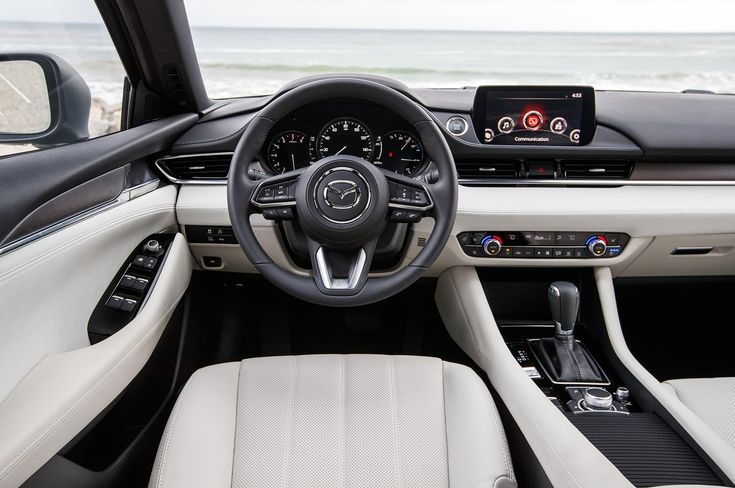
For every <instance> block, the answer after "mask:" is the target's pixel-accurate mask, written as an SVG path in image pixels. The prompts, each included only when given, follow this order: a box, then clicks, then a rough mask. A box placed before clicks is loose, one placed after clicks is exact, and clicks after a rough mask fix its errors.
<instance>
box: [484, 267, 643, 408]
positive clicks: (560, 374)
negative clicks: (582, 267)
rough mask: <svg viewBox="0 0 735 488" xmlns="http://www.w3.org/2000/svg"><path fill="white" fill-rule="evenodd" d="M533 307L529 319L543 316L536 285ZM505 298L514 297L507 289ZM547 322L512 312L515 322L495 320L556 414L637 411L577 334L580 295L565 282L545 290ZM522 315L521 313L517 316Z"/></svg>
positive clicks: (537, 285) (519, 363) (539, 294)
mask: <svg viewBox="0 0 735 488" xmlns="http://www.w3.org/2000/svg"><path fill="white" fill-rule="evenodd" d="M534 288H535V290H534V295H535V296H533V297H531V296H528V297H527V301H529V302H530V301H532V300H533V301H534V302H535V304H536V306H535V307H533V308H529V309H528V310H529V312H530V313H531V314H533V313H535V314H538V313H539V312H542V313H543V305H542V304H540V301H541V298H542V295H541V293H540V291H541V290H540V286H539V284H538V283H537V284H536V285H535V286H534ZM504 292H505V293H507V292H510V293H514V291H513V290H512V289H511V290H505V291H504ZM546 296H547V300H548V315H547V316H548V318H550V319H551V320H541V321H539V320H534V319H533V315H529V316H528V317H526V318H524V317H523V316H522V315H519V311H518V310H516V311H513V314H514V319H513V320H507V321H506V320H502V319H500V320H498V325H499V326H500V328H501V333H502V334H503V336H504V338H505V339H506V344H507V346H508V348H509V349H510V351H511V353H512V354H513V357H514V358H515V359H516V361H517V362H518V365H519V366H520V367H521V368H522V369H523V371H524V372H525V373H526V375H527V376H528V377H529V378H531V379H532V380H533V381H534V382H535V383H536V385H537V386H538V387H539V388H540V389H541V390H542V391H543V393H544V394H545V395H546V397H547V398H548V399H549V401H550V402H551V403H552V404H554V406H555V407H557V408H558V409H559V410H560V411H562V412H564V413H571V414H573V415H579V414H597V413H606V414H620V415H628V414H629V413H630V411H631V410H635V406H634V404H633V401H632V399H631V396H630V393H629V391H628V389H627V388H626V387H625V386H624V385H621V384H619V383H614V381H613V380H612V379H611V376H609V375H608V373H607V372H606V369H607V368H605V367H603V365H602V363H601V362H600V361H599V360H598V359H597V355H595V354H594V353H593V352H592V351H591V350H590V349H589V348H588V347H587V346H586V345H585V343H584V342H583V341H582V340H580V339H579V334H575V331H576V325H577V322H578V317H579V308H580V293H579V289H578V288H577V286H576V285H575V284H573V283H571V282H569V281H555V282H552V283H550V284H549V285H548V287H547V290H546ZM521 313H522V312H521Z"/></svg>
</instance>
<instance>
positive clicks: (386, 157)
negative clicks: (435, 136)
mask: <svg viewBox="0 0 735 488" xmlns="http://www.w3.org/2000/svg"><path fill="white" fill-rule="evenodd" d="M423 162H424V148H423V147H422V146H421V142H419V140H418V137H416V136H415V135H413V134H411V133H410V132H406V131H402V130H396V131H393V132H389V133H388V134H386V135H384V136H383V137H381V138H380V140H379V141H378V154H377V155H376V156H375V164H376V165H377V166H381V167H383V168H385V169H387V170H390V171H394V172H396V173H398V174H401V175H405V176H411V175H413V174H414V173H415V172H416V171H418V170H419V168H421V166H422V164H423Z"/></svg>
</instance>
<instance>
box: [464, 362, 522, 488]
mask: <svg viewBox="0 0 735 488" xmlns="http://www.w3.org/2000/svg"><path fill="white" fill-rule="evenodd" d="M472 376H473V377H474V380H475V384H476V385H477V386H478V388H480V392H481V393H483V394H484V393H485V392H486V391H487V387H486V386H485V383H483V382H482V380H481V379H480V377H479V376H477V374H475V373H474V372H473V374H472ZM483 396H485V404H486V407H487V409H488V412H489V413H490V418H491V419H492V420H493V425H494V426H495V433H496V434H497V436H498V442H500V451H501V452H502V453H503V464H504V465H505V471H506V472H507V473H508V477H509V478H511V479H513V475H514V473H513V467H512V464H511V462H510V453H508V451H507V445H506V444H507V442H508V441H507V440H506V438H505V430H504V429H503V428H502V427H501V425H500V419H499V418H498V411H497V409H496V408H495V405H493V403H492V401H491V398H490V392H487V395H483Z"/></svg>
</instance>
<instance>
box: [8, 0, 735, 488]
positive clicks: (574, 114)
mask: <svg viewBox="0 0 735 488" xmlns="http://www.w3.org/2000/svg"><path fill="white" fill-rule="evenodd" d="M94 3H95V4H96V6H95V5H93V4H91V2H90V8H92V9H96V10H99V14H100V16H101V19H102V21H103V22H104V29H105V30H106V32H107V33H109V37H110V39H111V42H112V45H114V50H115V51H114V52H115V53H116V54H117V55H118V56H119V58H120V61H121V63H122V66H123V68H124V72H125V84H124V98H123V103H122V108H121V113H120V118H121V126H120V130H119V131H116V132H113V133H109V134H106V135H103V136H100V137H93V136H92V135H91V134H90V132H89V113H90V110H94V107H95V103H97V102H95V100H93V99H92V97H91V96H90V89H89V87H88V86H87V84H86V82H85V79H84V78H83V77H82V76H81V75H80V73H79V72H78V71H79V70H78V69H77V68H75V66H74V65H73V63H71V60H67V59H64V58H63V57H62V56H60V55H57V54H53V53H47V52H43V51H36V50H24V49H15V50H3V51H2V52H0V78H2V79H4V80H5V82H6V83H7V87H14V89H15V91H13V90H10V88H7V87H5V88H0V112H5V113H6V114H10V115H9V117H10V118H11V119H12V120H11V122H5V121H2V120H0V144H2V145H5V144H7V145H31V146H33V147H32V148H31V149H32V150H27V151H23V152H17V153H8V154H7V155H5V156H2V157H0V311H1V312H0V487H3V488H4V487H20V486H22V487H27V488H37V487H43V488H46V487H70V486H73V487H79V488H98V487H140V486H149V487H151V488H153V487H156V488H158V487H177V488H185V487H208V488H215V487H254V488H260V487H264V488H265V487H297V488H315V487H320V488H325V487H345V488H357V487H365V488H382V487H417V488H434V487H436V488H440V487H444V488H450V487H451V488H477V487H480V486H490V487H494V488H514V487H520V488H523V487H534V488H541V487H554V488H581V487H592V486H594V487H636V488H642V487H664V486H688V487H696V486H717V487H732V486H735V361H734V360H733V359H734V358H735V356H734V355H733V353H732V350H733V337H734V335H733V332H732V331H733V326H732V311H733V307H734V305H733V303H731V302H730V300H732V298H733V294H734V293H735V277H734V276H735V118H733V113H735V95H734V94H732V93H730V94H726V93H714V92H707V91H703V90H687V91H684V92H669V91H662V92H657V91H632V90H631V91H628V90H606V89H600V88H598V87H593V86H589V85H587V84H585V83H579V84H576V85H565V84H549V83H548V82H547V80H545V79H543V78H539V79H538V80H537V81H536V82H535V83H533V84H493V83H487V84H484V85H478V86H466V87H459V88H440V87H435V88H414V87H409V86H407V85H406V84H404V83H403V82H401V81H398V80H396V79H393V78H392V77H388V76H383V75H381V74H376V73H364V74H360V73H330V72H326V71H327V70H325V72H319V73H314V74H312V75H310V76H306V77H300V78H298V79H295V80H293V81H291V82H289V83H286V84H285V85H283V86H282V87H281V88H279V89H277V90H275V91H274V92H273V93H270V94H267V95H261V96H245V97H230V98H213V97H210V95H208V92H207V89H206V88H205V83H204V79H203V75H202V70H201V69H200V65H199V61H198V58H197V56H198V54H200V52H199V51H198V49H197V48H198V46H197V48H195V42H194V40H193V37H192V29H191V27H190V21H189V17H188V16H187V9H186V8H185V5H184V2H183V1H182V0H160V1H146V0H96V2H94ZM4 66H7V70H6V71H4V70H3V67H4ZM731 68H732V66H730V69H731ZM22 69H28V70H30V71H29V74H28V75H27V76H28V77H29V79H30V78H31V77H33V76H36V77H37V80H36V81H37V83H38V86H35V87H34V86H30V83H29V86H28V87H23V86H21V85H20V84H18V83H17V82H14V83H15V84H13V83H11V81H13V80H15V78H12V76H14V75H15V73H16V71H13V70H22ZM723 69H726V68H723ZM24 76H25V75H24ZM2 79H0V82H2V81H3V80H2ZM18 79H19V78H18ZM0 84H1V83H0ZM39 87H40V88H39ZM18 90H22V91H24V93H27V97H26V95H23V97H24V98H26V100H27V103H26V104H23V103H20V102H18V104H17V105H14V104H15V103H16V102H13V100H15V99H14V98H13V96H15V95H14V93H20V91H18ZM26 90H27V91H26ZM34 90H35V91H34ZM733 92H735V87H733ZM39 93H40V95H38V94H39ZM21 95H22V93H21ZM36 96H40V97H41V98H40V99H43V100H45V102H44V103H45V104H46V105H45V106H46V107H47V108H46V112H47V113H46V115H45V117H46V118H45V119H39V120H36V119H33V117H31V116H28V118H27V120H26V122H27V124H28V125H31V126H32V125H33V124H38V127H37V128H35V129H33V128H31V129H29V130H15V131H14V130H13V129H12V122H13V120H15V121H17V120H20V119H21V118H22V111H23V110H26V109H27V105H29V104H31V100H30V99H33V100H35V99H34V98H33V97H36ZM36 105H38V104H37V103H36ZM90 107H92V108H91V109H90ZM4 117H5V114H3V115H2V118H4ZM13 118H15V119H13ZM24 120H25V119H24ZM8 124H10V125H8Z"/></svg>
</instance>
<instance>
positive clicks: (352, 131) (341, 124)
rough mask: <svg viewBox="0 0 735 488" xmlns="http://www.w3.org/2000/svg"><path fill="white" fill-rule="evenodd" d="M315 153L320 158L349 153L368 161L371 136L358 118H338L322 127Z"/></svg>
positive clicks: (371, 151)
mask: <svg viewBox="0 0 735 488" xmlns="http://www.w3.org/2000/svg"><path fill="white" fill-rule="evenodd" d="M317 154H318V155H319V157H320V158H325V157H327V156H336V155H338V154H349V155H351V156H357V157H359V158H363V159H366V160H367V161H370V160H371V159H372V156H373V136H372V135H371V134H370V131H368V130H367V128H366V127H365V125H363V124H362V122H360V121H358V120H355V119H338V120H335V121H333V122H330V123H329V124H327V126H326V127H324V129H322V132H321V134H319V139H318V141H317Z"/></svg>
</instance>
